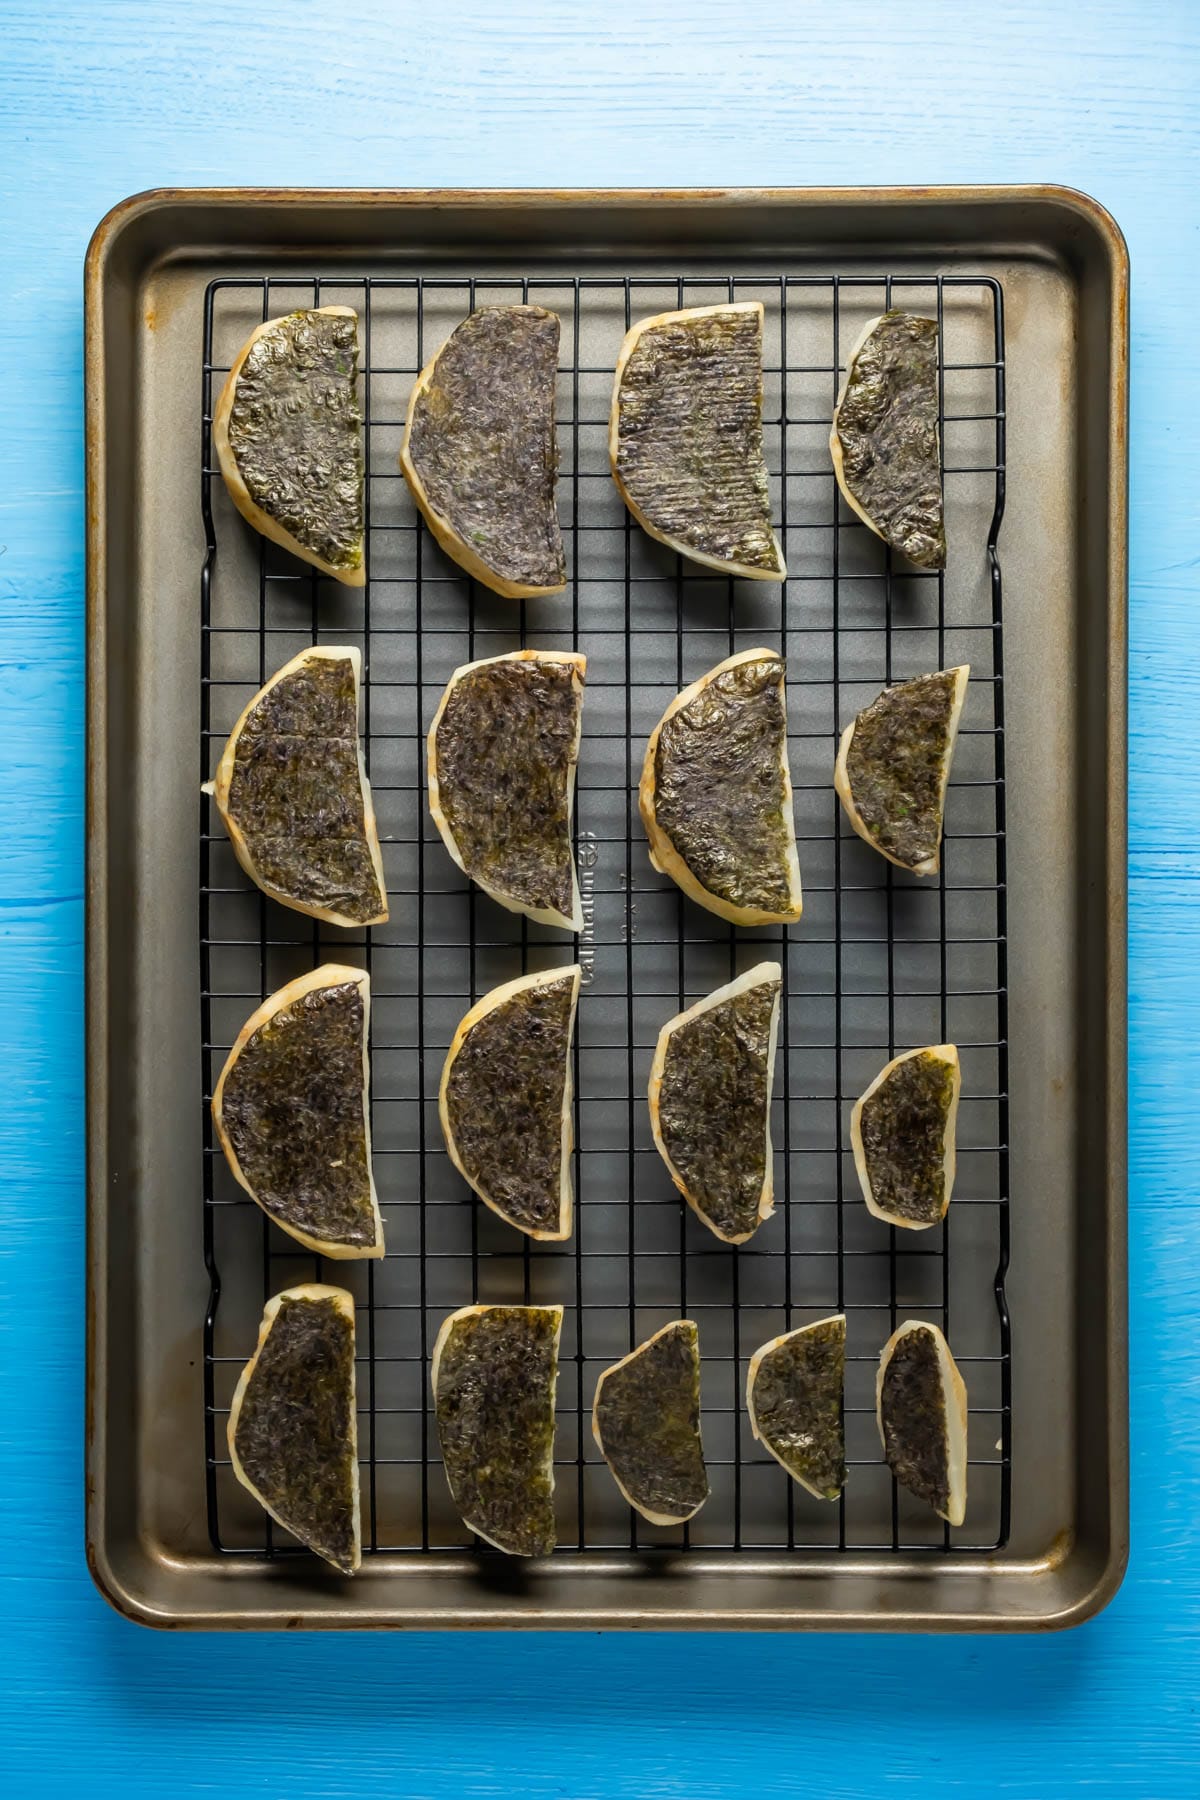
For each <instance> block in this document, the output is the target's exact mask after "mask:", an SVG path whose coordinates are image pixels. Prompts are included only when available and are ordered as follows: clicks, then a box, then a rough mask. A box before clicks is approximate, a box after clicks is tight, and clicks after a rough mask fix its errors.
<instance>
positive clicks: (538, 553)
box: [408, 306, 566, 587]
mask: <svg viewBox="0 0 1200 1800" xmlns="http://www.w3.org/2000/svg"><path fill="white" fill-rule="evenodd" d="M558 337H559V321H558V315H557V313H552V312H546V311H545V310H544V309H543V308H542V307H540V306H530V307H523V306H485V307H481V308H480V309H479V311H478V312H474V313H472V314H471V315H470V317H469V318H466V319H464V320H463V322H462V324H461V325H458V326H456V327H455V330H454V332H453V333H452V335H451V336H450V338H449V340H448V341H447V343H446V344H445V346H444V348H443V349H442V351H441V352H440V354H439V356H438V358H437V362H436V364H435V366H434V371H433V375H432V378H431V380H430V382H429V385H428V386H427V387H426V388H425V389H424V390H423V391H422V392H421V393H420V394H419V395H418V396H417V403H416V407H415V409H414V412H413V419H412V429H411V431H410V433H409V439H408V454H409V457H410V459H411V461H412V465H413V467H414V469H415V470H416V472H417V474H418V476H419V477H420V480H421V485H422V486H423V487H424V489H425V492H426V495H427V496H428V500H429V504H430V505H431V506H432V508H433V510H434V512H436V513H438V514H439V515H440V516H441V517H442V518H443V519H445V520H446V522H447V524H448V525H450V526H451V527H452V528H453V530H454V532H455V534H456V536H458V537H460V538H462V539H463V541H464V542H465V543H466V544H468V545H469V546H470V548H471V549H472V550H473V551H474V552H475V554H476V555H477V556H478V557H479V558H480V560H481V561H482V562H484V563H486V564H487V566H488V568H489V569H492V570H494V572H495V573H496V574H497V575H499V576H502V577H503V578H504V579H505V580H506V581H512V582H516V583H519V584H520V585H521V586H523V587H559V586H561V585H562V583H563V582H564V581H565V580H566V563H565V562H564V560H563V546H562V535H561V533H560V531H559V525H558V513H557V512H556V510H555V504H554V485H555V482H556V481H557V479H558V444H557V440H556V437H555V430H554V393H555V383H556V379H557V369H558Z"/></svg>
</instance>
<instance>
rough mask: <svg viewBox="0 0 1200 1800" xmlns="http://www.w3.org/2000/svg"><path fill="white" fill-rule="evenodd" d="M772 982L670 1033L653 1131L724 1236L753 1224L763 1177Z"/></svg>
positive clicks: (776, 985)
mask: <svg viewBox="0 0 1200 1800" xmlns="http://www.w3.org/2000/svg"><path fill="white" fill-rule="evenodd" d="M779 986H780V984H779V982H778V981H777V980H772V981H762V982H759V983H758V985H757V986H756V987H752V988H748V989H747V990H746V992H745V993H743V994H738V995H737V996H736V997H735V998H734V999H732V1000H725V1001H723V1002H721V1004H720V1005H718V1006H710V1007H709V1008H708V1010H707V1011H706V1012H703V1013H701V1014H700V1016H699V1018H696V1019H691V1020H689V1021H688V1023H687V1024H686V1025H679V1026H677V1027H676V1028H675V1030H674V1031H673V1032H672V1033H671V1037H670V1040H669V1042H668V1045H667V1052H666V1058H665V1062H664V1065H663V1077H662V1087H661V1089H660V1092H659V1099H658V1106H659V1132H660V1134H661V1136H662V1141H663V1144H664V1146H665V1148H666V1152H667V1155H668V1156H669V1157H670V1159H671V1162H672V1163H673V1164H674V1166H675V1168H676V1169H677V1170H678V1171H679V1174H680V1176H681V1177H682V1178H683V1181H684V1183H685V1185H686V1187H687V1191H688V1193H689V1194H690V1195H691V1197H692V1200H693V1202H694V1203H695V1205H696V1207H697V1208H698V1209H699V1211H700V1212H702V1213H703V1214H704V1216H705V1218H706V1219H710V1220H711V1221H712V1223H713V1224H714V1225H715V1226H717V1227H718V1228H719V1230H720V1231H721V1233H722V1234H723V1235H724V1236H726V1237H735V1236H740V1235H741V1234H742V1233H743V1232H749V1231H753V1230H754V1229H755V1227H756V1226H757V1224H758V1222H759V1220H758V1207H759V1201H760V1199H761V1198H762V1189H763V1182H764V1180H765V1179H766V1173H767V1169H766V1133H767V1111H768V1108H769V1106H770V1100H771V1097H770V1095H769V1093H768V1092H767V1065H768V1061H769V1058H770V1053H771V1015H772V1012H773V1009H774V1006H775V1000H776V996H777V995H778V993H779Z"/></svg>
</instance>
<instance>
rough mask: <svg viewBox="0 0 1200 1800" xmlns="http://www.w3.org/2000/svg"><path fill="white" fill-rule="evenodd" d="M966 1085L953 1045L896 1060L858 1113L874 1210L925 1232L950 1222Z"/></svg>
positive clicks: (860, 1154)
mask: <svg viewBox="0 0 1200 1800" xmlns="http://www.w3.org/2000/svg"><path fill="white" fill-rule="evenodd" d="M961 1086H962V1074H961V1071H960V1069H959V1063H958V1051H957V1050H956V1049H955V1047H954V1045H953V1044H930V1045H928V1046H926V1047H925V1048H923V1049H920V1050H906V1051H905V1052H904V1054H903V1055H902V1056H896V1057H893V1058H892V1060H891V1062H890V1063H888V1064H887V1065H886V1066H885V1067H884V1068H883V1069H881V1070H880V1072H879V1074H878V1075H877V1076H876V1077H875V1079H874V1081H873V1082H872V1083H871V1085H870V1087H869V1088H868V1089H867V1090H866V1092H865V1093H864V1094H863V1095H862V1097H861V1099H859V1100H856V1101H855V1103H854V1110H853V1111H852V1112H851V1114H850V1143H851V1146H852V1147H853V1150H854V1166H855V1168H856V1169H857V1170H858V1179H859V1182H860V1183H861V1186H862V1191H863V1199H864V1200H865V1201H866V1203H867V1211H868V1212H870V1213H873V1214H874V1215H875V1217H876V1218H877V1219H883V1220H884V1221H885V1222H886V1223H887V1224H889V1225H899V1226H901V1227H903V1229H905V1230H906V1231H923V1230H924V1229H925V1228H926V1227H927V1226H930V1225H936V1224H938V1223H939V1222H940V1221H941V1220H942V1219H944V1218H945V1216H946V1212H947V1209H948V1207H949V1205H950V1196H951V1194H952V1193H953V1191H954V1165H955V1123H956V1120H957V1118H958V1096H959V1090H960V1088H961Z"/></svg>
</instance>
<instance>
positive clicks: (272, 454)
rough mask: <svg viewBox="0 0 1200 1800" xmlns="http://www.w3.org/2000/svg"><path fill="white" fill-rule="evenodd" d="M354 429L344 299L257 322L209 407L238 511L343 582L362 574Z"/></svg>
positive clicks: (354, 321) (351, 353) (353, 351)
mask: <svg viewBox="0 0 1200 1800" xmlns="http://www.w3.org/2000/svg"><path fill="white" fill-rule="evenodd" d="M362 427H363V417H362V409H361V407H360V405H359V399H358V318H357V316H356V314H355V313H354V312H353V311H352V310H351V308H350V307H348V306H318V307H313V308H311V309H309V310H306V311H301V312H293V313H287V314H286V315H285V316H284V317H283V318H279V319H268V320H266V322H265V323H264V324H262V325H259V326H257V327H256V328H255V329H254V331H252V332H251V334H250V336H249V337H248V338H247V340H246V342H245V343H244V344H243V345H242V348H241V350H240V351H239V352H238V355H237V357H236V359H235V360H234V364H233V367H232V368H231V369H230V371H229V374H228V376H227V377H226V381H225V385H224V387H223V388H222V389H221V394H220V397H219V399H218V401H217V405H216V410H215V412H214V413H213V427H212V429H213V444H214V446H215V448H216V452H217V461H218V463H219V464H220V469H221V473H222V475H223V476H224V477H225V485H226V487H227V488H228V489H229V495H230V498H231V499H232V501H233V503H234V505H235V506H236V507H237V509H238V511H239V512H240V513H241V515H242V517H243V518H244V519H246V520H247V521H248V522H249V523H250V524H251V525H253V527H254V529H255V530H256V531H259V532H261V533H262V535H263V537H267V538H270V539H271V541H272V542H273V543H276V544H282V545H283V547H284V549H285V550H290V551H291V552H292V553H293V555H295V556H298V557H300V558H301V560H302V561H303V562H307V563H311V564H312V565H313V566H314V567H315V568H317V569H319V570H320V571H321V573H322V574H323V575H332V576H333V577H334V579H335V580H336V581H340V582H343V583H344V584H345V585H346V586H347V587H362V586H363V585H364V583H365V581H366V578H367V575H366V562H365V534H364V527H363V517H364V511H363V449H362Z"/></svg>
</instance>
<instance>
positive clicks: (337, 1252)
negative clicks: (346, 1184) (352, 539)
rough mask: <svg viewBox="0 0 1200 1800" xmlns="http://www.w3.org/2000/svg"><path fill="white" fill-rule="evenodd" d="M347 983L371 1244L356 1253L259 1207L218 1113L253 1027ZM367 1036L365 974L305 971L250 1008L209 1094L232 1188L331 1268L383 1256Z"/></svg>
mask: <svg viewBox="0 0 1200 1800" xmlns="http://www.w3.org/2000/svg"><path fill="white" fill-rule="evenodd" d="M348 981H355V982H357V983H358V985H359V986H360V987H361V988H362V991H363V1050H362V1060H363V1133H364V1136H365V1138H366V1152H367V1180H368V1181H369V1182H370V1186H371V1211H372V1214H373V1216H374V1221H375V1242H374V1243H373V1244H371V1245H370V1246H369V1247H368V1248H367V1249H365V1250H363V1249H360V1248H359V1246H358V1245H357V1244H335V1243H331V1242H330V1241H329V1240H328V1239H326V1238H318V1237H314V1236H313V1235H312V1233H311V1232H307V1231H302V1230H301V1229H300V1228H299V1227H298V1226H296V1225H289V1224H287V1223H286V1222H285V1221H284V1220H283V1219H280V1218H277V1217H276V1215H275V1214H274V1213H273V1212H270V1211H269V1210H268V1208H267V1207H265V1206H263V1203H262V1201H261V1200H260V1199H259V1197H258V1195H257V1194H256V1193H255V1191H254V1189H253V1188H252V1187H251V1185H250V1181H249V1179H248V1177H247V1175H246V1173H245V1170H244V1169H243V1168H242V1165H241V1163H240V1162H239V1161H238V1158H237V1152H236V1151H235V1150H234V1147H233V1145H232V1143H231V1142H230V1141H229V1134H228V1132H227V1131H226V1130H225V1120H224V1116H223V1113H222V1103H223V1100H224V1096H225V1083H226V1081H227V1079H228V1077H229V1074H230V1072H231V1070H232V1069H233V1066H234V1064H235V1063H236V1062H237V1060H238V1057H239V1056H240V1055H241V1053H242V1051H243V1050H244V1049H245V1047H246V1045H247V1043H248V1042H249V1041H250V1039H251V1037H253V1035H254V1033H255V1032H256V1031H257V1030H258V1028H259V1026H260V1025H265V1024H266V1023H267V1021H268V1020H269V1019H271V1018H273V1017H274V1016H275V1014H276V1013H277V1012H282V1011H283V1009H284V1008H285V1007H288V1006H292V1005H294V1003H295V1002H296V1001H297V1000H302V999H303V998H304V996H305V994H311V993H312V992H313V991H314V989H316V988H323V987H341V986H342V984H343V983H344V982H348ZM370 1034H371V978H370V976H369V975H368V974H367V971H366V970H365V969H354V968H351V967H350V966H349V964H345V963H322V964H321V967H320V968H319V969H311V970H310V971H309V973H308V974H307V975H298V976H297V977H296V979H295V980H294V981H289V982H287V983H286V984H285V985H284V986H283V987H281V988H279V989H277V990H276V992H275V993H273V994H269V995H268V996H267V998H266V999H265V1000H264V1001H263V1003H262V1005H261V1006H259V1007H256V1008H255V1010H254V1011H253V1012H252V1013H251V1014H250V1017H249V1018H248V1019H247V1020H246V1023H245V1024H244V1025H243V1026H242V1029H241V1030H240V1031H239V1032H238V1034H237V1037H236V1038H235V1039H234V1043H233V1048H232V1049H231V1050H230V1052H229V1055H228V1056H227V1057H226V1058H225V1066H224V1068H223V1069H222V1070H221V1073H220V1075H219V1076H218V1078H217V1085H216V1087H215V1088H214V1090H213V1097H212V1116H213V1124H214V1126H215V1127H216V1132H217V1137H218V1139H219V1140H220V1144H221V1148H222V1150H224V1152H225V1160H226V1162H227V1163H228V1164H229V1167H230V1170H231V1172H232V1174H233V1178H234V1180H235V1181H236V1182H237V1183H238V1186H239V1187H242V1188H244V1189H245V1191H246V1192H247V1193H248V1194H249V1196H250V1198H251V1199H252V1200H253V1202H254V1204H255V1205H256V1206H257V1207H259V1208H261V1210H262V1211H263V1212H264V1213H265V1214H266V1216H267V1218H268V1219H270V1221H271V1223H272V1224H273V1225H278V1227H279V1229H280V1231H286V1232H287V1234H288V1236H289V1237H292V1238H295V1240H296V1242H297V1243H298V1244H303V1245H304V1248H305V1249H306V1250H311V1251H312V1252H313V1253H314V1255H316V1256H328V1257H330V1258H331V1259H332V1260H333V1261H335V1262H350V1261H354V1262H363V1261H372V1262H373V1261H375V1260H376V1259H377V1258H378V1257H381V1256H382V1255H383V1253H384V1243H383V1215H382V1213H381V1212H380V1210H379V1196H378V1194H377V1193H376V1191H375V1172H374V1169H373V1168H372V1165H371V1109H370V1107H369V1106H368V1104H367V1091H368V1083H369V1080H370V1052H369V1050H368V1047H367V1046H368V1042H369V1039H370Z"/></svg>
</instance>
